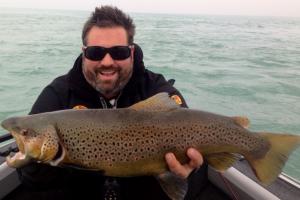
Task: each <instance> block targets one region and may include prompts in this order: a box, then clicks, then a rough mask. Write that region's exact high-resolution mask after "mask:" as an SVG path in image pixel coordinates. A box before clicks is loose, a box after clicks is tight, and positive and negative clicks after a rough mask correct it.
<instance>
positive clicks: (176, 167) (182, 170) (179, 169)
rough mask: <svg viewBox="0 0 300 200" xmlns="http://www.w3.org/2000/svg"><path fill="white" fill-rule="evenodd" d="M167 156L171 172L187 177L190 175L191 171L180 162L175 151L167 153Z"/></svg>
mask: <svg viewBox="0 0 300 200" xmlns="http://www.w3.org/2000/svg"><path fill="white" fill-rule="evenodd" d="M165 157H166V162H167V164H168V167H169V169H170V171H171V172H173V173H175V174H176V175H178V176H180V177H182V178H186V177H187V176H188V174H189V172H188V171H187V169H186V167H185V166H183V165H181V164H180V162H179V161H178V160H177V159H176V157H175V155H174V154H173V153H167V154H166V156H165Z"/></svg>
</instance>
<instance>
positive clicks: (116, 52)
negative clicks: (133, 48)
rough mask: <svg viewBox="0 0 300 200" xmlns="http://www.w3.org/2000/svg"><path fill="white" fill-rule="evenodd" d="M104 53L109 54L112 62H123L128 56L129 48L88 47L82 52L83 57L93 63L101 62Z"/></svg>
mask: <svg viewBox="0 0 300 200" xmlns="http://www.w3.org/2000/svg"><path fill="white" fill-rule="evenodd" d="M106 53H109V55H110V56H111V57H112V59H114V60H124V59H126V58H128V57H129V56H130V48H129V47H128V46H115V47H111V48H104V47H100V46H89V47H86V48H85V50H84V56H85V57H86V58H87V59H89V60H93V61H99V60H102V59H103V58H104V56H105V55H106Z"/></svg>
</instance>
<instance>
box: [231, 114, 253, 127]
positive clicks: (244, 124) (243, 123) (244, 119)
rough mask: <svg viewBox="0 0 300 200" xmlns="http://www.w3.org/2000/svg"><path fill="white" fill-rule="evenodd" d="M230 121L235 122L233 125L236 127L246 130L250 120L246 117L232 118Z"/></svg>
mask: <svg viewBox="0 0 300 200" xmlns="http://www.w3.org/2000/svg"><path fill="white" fill-rule="evenodd" d="M232 119H233V120H234V121H235V123H237V124H238V125H240V126H242V127H244V128H248V127H249V124H250V120H249V119H248V118H247V117H244V116H235V117H232Z"/></svg>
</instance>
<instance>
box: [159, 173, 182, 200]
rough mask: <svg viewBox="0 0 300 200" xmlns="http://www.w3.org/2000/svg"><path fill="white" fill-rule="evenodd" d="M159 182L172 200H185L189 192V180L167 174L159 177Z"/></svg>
mask: <svg viewBox="0 0 300 200" xmlns="http://www.w3.org/2000/svg"><path fill="white" fill-rule="evenodd" d="M157 180H158V181H159V183H160V185H161V187H162V189H163V190H164V192H165V193H166V194H167V195H168V196H169V198H170V199H172V200H183V199H184V197H185V195H186V193H187V190H188V183H187V179H183V178H181V177H179V176H177V175H175V174H173V173H172V172H165V173H163V174H160V175H159V176H157Z"/></svg>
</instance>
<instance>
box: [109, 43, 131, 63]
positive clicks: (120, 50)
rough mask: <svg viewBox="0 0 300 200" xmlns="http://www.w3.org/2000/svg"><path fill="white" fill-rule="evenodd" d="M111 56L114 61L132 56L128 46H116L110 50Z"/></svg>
mask: <svg viewBox="0 0 300 200" xmlns="http://www.w3.org/2000/svg"><path fill="white" fill-rule="evenodd" d="M109 54H110V56H111V57H112V58H113V59H114V60H124V59H126V58H128V57H129V56H130V48H129V47H128V46H116V47H112V48H110V49H109Z"/></svg>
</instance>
